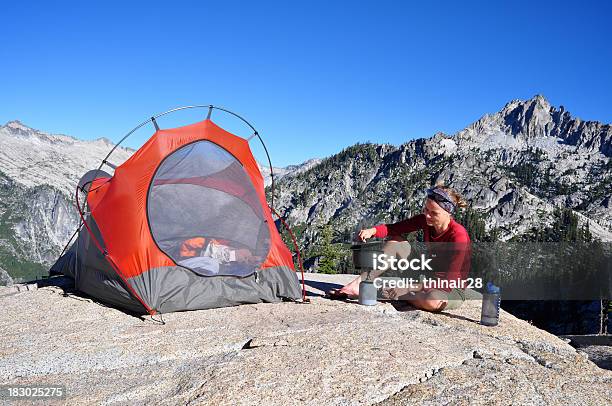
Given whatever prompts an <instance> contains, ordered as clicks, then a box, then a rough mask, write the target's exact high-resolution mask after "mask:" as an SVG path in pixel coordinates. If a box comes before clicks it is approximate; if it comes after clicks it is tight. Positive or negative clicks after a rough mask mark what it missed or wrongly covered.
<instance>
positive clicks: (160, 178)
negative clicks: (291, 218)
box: [51, 106, 303, 314]
mask: <svg viewBox="0 0 612 406" xmlns="http://www.w3.org/2000/svg"><path fill="white" fill-rule="evenodd" d="M197 107H200V106H197ZM206 107H210V110H209V116H208V118H207V119H206V120H204V121H202V122H198V123H195V124H192V125H187V126H184V127H179V128H173V129H159V127H158V125H157V123H156V121H155V119H154V118H152V119H150V120H148V121H147V122H149V121H152V122H153V124H155V128H156V130H157V131H156V132H155V133H154V134H153V136H152V137H151V138H150V139H149V140H148V141H147V142H146V143H145V144H144V145H143V146H142V147H141V148H140V149H139V150H138V151H136V152H135V153H134V154H133V155H132V156H131V157H130V158H129V159H128V160H127V161H126V162H124V163H123V164H122V165H120V166H118V167H117V168H116V169H115V172H114V174H113V176H111V175H109V174H107V173H105V172H104V171H101V170H100V169H98V170H95V171H90V172H89V173H88V174H87V175H86V176H85V177H84V178H83V179H82V181H81V182H80V184H79V188H78V189H77V192H76V200H77V207H78V208H79V211H80V214H81V220H82V227H81V228H80V229H79V231H78V234H77V239H76V240H75V242H74V243H73V244H72V246H71V247H70V248H69V249H68V250H67V251H66V252H65V253H64V254H63V255H62V256H61V257H60V258H59V259H58V261H57V262H56V263H55V264H54V265H53V267H52V269H51V274H63V275H66V276H69V277H71V278H73V279H74V281H75V286H76V288H77V289H78V290H80V291H82V292H84V293H86V294H88V295H90V296H92V297H94V298H96V299H98V300H100V301H101V302H103V303H107V304H109V305H111V306H114V307H117V308H120V309H124V310H127V311H129V312H134V313H138V314H146V313H148V314H156V313H169V312H175V311H184V310H196V309H208V308H214V307H223V306H234V305H238V304H243V303H259V302H278V301H281V300H294V301H299V300H300V299H302V297H303V296H302V294H303V292H301V290H300V286H299V281H298V278H297V275H296V273H295V269H294V266H293V260H292V255H291V252H290V251H289V249H288V248H287V247H286V246H285V244H284V243H283V241H282V239H281V237H280V235H279V233H278V231H277V229H276V225H275V223H274V221H273V219H272V215H271V210H270V208H269V207H268V203H267V201H266V196H265V192H264V182H263V178H262V175H261V173H260V171H259V166H258V164H257V162H256V160H255V158H254V157H253V154H252V152H251V149H250V148H249V142H248V140H246V139H243V138H241V137H238V136H236V135H233V134H231V133H229V132H227V131H225V130H224V129H222V128H221V127H219V126H218V125H216V124H215V123H214V122H213V121H211V119H210V112H212V109H213V106H206ZM215 108H217V107H215ZM218 109H220V108H218ZM221 110H223V109H221ZM224 111H226V110H224ZM228 112H229V111H228ZM230 113H231V112H230ZM163 114H166V113H163ZM163 114H162V115H163ZM231 114H234V113H231ZM234 115H235V114H234ZM158 117H159V116H158ZM237 117H239V116H237ZM239 118H241V117H239ZM241 119H242V118H241ZM245 122H246V121H245ZM247 124H248V123H247ZM249 126H250V124H249ZM137 128H138V127H137ZM251 128H252V126H251ZM130 134H131V133H130ZM128 135H129V134H128ZM255 135H257V136H258V137H259V135H258V134H257V132H256V131H255V133H254V136H255ZM126 137H127V136H126ZM126 137H124V139H125V138H126ZM251 138H252V137H251ZM260 140H261V138H260ZM122 141H123V140H122ZM264 147H265V146H264ZM111 153H112V151H111ZM109 155H110V153H109ZM107 158H108V157H107ZM105 162H107V161H106V159H105V160H104V161H103V163H105ZM81 193H85V194H86V197H85V200H84V202H83V203H79V201H78V200H79V194H81ZM81 204H82V206H81ZM83 209H84V210H83Z"/></svg>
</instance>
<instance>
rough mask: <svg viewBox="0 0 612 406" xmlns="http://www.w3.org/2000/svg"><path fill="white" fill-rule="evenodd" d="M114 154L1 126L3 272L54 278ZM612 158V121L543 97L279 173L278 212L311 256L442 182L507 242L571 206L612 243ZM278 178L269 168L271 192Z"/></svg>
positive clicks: (100, 142)
mask: <svg viewBox="0 0 612 406" xmlns="http://www.w3.org/2000/svg"><path fill="white" fill-rule="evenodd" d="M112 147H113V144H112V142H110V141H109V140H107V139H104V138H101V139H97V140H92V141H84V140H79V139H76V138H74V137H70V136H66V135H54V134H47V133H44V132H42V131H38V130H35V129H32V128H30V127H28V126H26V125H25V124H22V123H21V122H19V121H11V122H8V123H7V124H5V125H3V126H0V269H4V270H6V271H7V272H8V274H9V275H11V277H12V278H13V279H17V280H20V279H28V278H32V277H36V276H37V275H41V274H44V272H45V271H46V270H47V269H48V267H49V265H50V264H52V263H53V261H54V260H55V259H56V257H57V256H58V255H59V253H60V252H61V250H62V248H63V246H64V244H65V243H66V242H67V241H68V239H69V238H70V236H71V235H72V233H73V231H74V230H75V228H76V226H77V224H78V216H77V214H76V210H75V209H74V207H73V195H74V192H75V187H76V184H77V182H78V180H79V178H80V177H81V175H82V174H83V173H85V172H86V171H88V170H90V169H94V168H97V166H98V165H99V163H100V162H101V160H102V159H103V158H104V156H105V155H106V153H107V152H108V151H109V150H110V149H111V148H112ZM133 152H134V151H133V150H131V149H128V148H122V147H119V148H118V149H117V150H116V151H115V153H114V154H113V155H112V156H111V158H110V160H111V162H112V163H113V164H116V165H119V164H121V163H122V162H123V161H125V160H126V159H127V158H128V157H129V156H130V155H131V154H132V153H133ZM611 154H612V128H611V127H610V125H609V124H604V123H600V122H597V121H583V120H581V119H579V118H576V117H572V116H571V114H570V113H569V112H568V111H566V110H565V109H564V107H563V106H560V107H559V108H557V107H553V106H551V105H550V103H549V102H548V101H547V100H546V99H545V98H544V97H543V96H541V95H537V96H534V97H533V98H531V99H529V100H513V101H511V102H509V103H507V104H506V105H505V106H504V107H503V108H502V109H501V110H500V111H498V112H496V113H492V114H485V115H484V116H483V117H482V118H480V119H479V120H477V121H476V122H474V123H472V124H470V125H469V126H467V127H466V128H465V129H464V130H461V131H459V132H458V133H456V134H454V135H447V134H444V133H437V134H435V135H433V136H432V137H430V138H420V139H414V140H410V141H408V142H406V143H404V144H402V145H399V146H394V145H389V144H375V143H365V144H356V145H353V146H350V147H348V148H346V149H344V150H343V151H341V152H339V153H337V154H335V155H333V156H330V157H327V158H325V159H312V160H309V161H306V162H304V163H302V164H299V165H292V166H288V167H286V168H274V172H275V190H274V197H275V199H274V205H275V208H276V209H277V210H278V211H279V212H280V213H281V215H282V216H283V217H286V218H287V219H288V220H289V223H290V224H292V225H293V226H294V228H296V229H298V230H299V231H300V232H299V238H300V241H301V244H302V245H303V247H305V248H309V247H312V246H313V245H315V244H316V242H317V240H318V239H319V237H320V232H321V229H322V227H324V226H326V225H330V226H332V228H333V229H335V230H339V232H338V233H337V234H336V235H335V239H336V241H344V240H346V239H347V238H350V237H349V234H352V233H353V232H354V231H355V230H357V229H358V228H359V227H362V226H367V225H372V224H374V223H378V222H393V221H397V220H399V219H402V218H405V217H407V216H409V215H412V214H415V213H417V212H418V211H419V210H420V208H421V204H422V201H423V197H424V196H425V194H424V190H425V189H426V188H427V187H429V186H430V185H432V184H435V183H436V182H444V183H445V184H447V185H449V186H451V187H453V188H455V189H456V190H457V191H458V192H459V193H461V194H462V195H463V196H464V198H465V199H466V200H467V201H468V202H469V204H470V210H472V211H473V212H474V213H477V214H478V216H479V219H481V221H482V224H483V227H484V231H485V233H487V234H494V235H495V238H497V239H500V240H509V239H513V238H516V237H520V236H522V235H527V234H529V233H532V232H533V230H535V229H538V228H542V227H547V226H553V225H554V214H555V210H556V209H557V208H560V207H562V208H566V209H569V210H571V212H572V213H573V215H575V217H576V218H577V221H578V222H579V224H580V225H582V226H584V225H588V228H589V230H590V233H591V234H592V235H593V237H594V238H597V239H600V240H602V241H612V209H611V207H610V203H611V202H610V195H611V193H612V192H611V191H612V187H611V182H612V176H611V174H612V165H611V161H610V155H611ZM268 172H269V171H268V170H267V168H266V167H264V166H262V174H263V175H264V178H265V180H266V184H267V185H269V184H270V178H269V174H268ZM269 193H271V191H270V190H269ZM0 279H2V280H6V279H7V278H6V277H4V278H0Z"/></svg>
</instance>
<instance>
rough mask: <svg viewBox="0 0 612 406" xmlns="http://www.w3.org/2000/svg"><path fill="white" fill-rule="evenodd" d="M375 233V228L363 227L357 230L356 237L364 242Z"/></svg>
mask: <svg viewBox="0 0 612 406" xmlns="http://www.w3.org/2000/svg"><path fill="white" fill-rule="evenodd" d="M375 234H376V229H375V228H364V229H363V230H361V231H359V235H358V236H357V237H358V239H359V240H360V241H362V242H365V240H367V239H368V238H372V237H374V235H375Z"/></svg>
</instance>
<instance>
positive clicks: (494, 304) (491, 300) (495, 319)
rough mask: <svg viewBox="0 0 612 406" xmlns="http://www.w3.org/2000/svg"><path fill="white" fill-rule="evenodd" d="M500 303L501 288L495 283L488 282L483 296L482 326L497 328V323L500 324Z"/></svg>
mask: <svg viewBox="0 0 612 406" xmlns="http://www.w3.org/2000/svg"><path fill="white" fill-rule="evenodd" d="M500 303H501V294H500V289H499V286H495V285H494V284H493V282H487V288H486V290H485V292H484V293H483V295H482V313H481V315H480V324H482V325H485V326H497V323H499V305H500Z"/></svg>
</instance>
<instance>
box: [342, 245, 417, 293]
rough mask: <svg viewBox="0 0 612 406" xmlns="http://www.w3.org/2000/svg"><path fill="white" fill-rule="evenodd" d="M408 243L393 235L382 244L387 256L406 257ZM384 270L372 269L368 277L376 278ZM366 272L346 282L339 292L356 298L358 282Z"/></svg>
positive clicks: (408, 249)
mask: <svg viewBox="0 0 612 406" xmlns="http://www.w3.org/2000/svg"><path fill="white" fill-rule="evenodd" d="M410 249H411V248H410V244H408V243H407V242H406V240H405V239H404V238H402V237H401V236H393V237H389V240H388V241H386V242H385V244H384V245H383V252H384V253H385V254H386V255H387V256H394V257H396V258H398V259H400V258H408V256H409V255H410ZM384 272H385V271H381V270H375V271H374V270H373V271H371V272H370V279H372V280H373V279H374V278H378V277H379V276H380V275H382V274H383V273H384ZM366 275H367V272H362V273H361V275H359V276H358V277H357V278H355V279H353V280H352V281H351V282H349V283H348V284H346V285H344V286H343V287H342V288H341V289H340V290H339V292H340V293H346V294H347V295H348V297H350V298H356V297H358V296H359V283H361V281H362V280H363V279H362V278H365V277H366Z"/></svg>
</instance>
